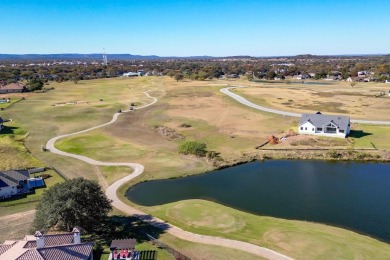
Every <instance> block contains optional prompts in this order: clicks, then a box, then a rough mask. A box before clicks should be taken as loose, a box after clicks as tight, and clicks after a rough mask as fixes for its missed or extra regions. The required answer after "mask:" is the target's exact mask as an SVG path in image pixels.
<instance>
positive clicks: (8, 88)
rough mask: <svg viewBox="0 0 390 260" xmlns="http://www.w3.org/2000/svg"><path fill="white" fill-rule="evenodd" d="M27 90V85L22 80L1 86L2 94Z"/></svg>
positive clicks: (0, 91) (0, 92)
mask: <svg viewBox="0 0 390 260" xmlns="http://www.w3.org/2000/svg"><path fill="white" fill-rule="evenodd" d="M25 90H26V85H25V84H23V83H20V82H17V83H11V84H8V85H5V86H0V94H7V93H21V92H23V91H25Z"/></svg>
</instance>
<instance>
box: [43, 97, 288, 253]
mask: <svg viewBox="0 0 390 260" xmlns="http://www.w3.org/2000/svg"><path fill="white" fill-rule="evenodd" d="M144 93H145V95H147V96H148V97H150V98H151V99H153V102H152V103H150V104H147V105H145V106H142V107H139V108H137V109H141V108H145V107H147V106H150V105H152V104H154V103H156V102H157V99H156V98H154V97H152V96H150V95H149V94H148V93H147V92H144ZM130 111H131V110H126V111H123V112H122V113H127V112H130ZM120 114H121V113H116V114H114V116H113V118H112V120H111V121H110V122H108V123H105V124H102V125H99V126H95V127H91V128H89V129H86V130H83V131H79V132H76V133H71V134H65V135H60V136H57V137H54V138H52V139H50V140H49V141H48V142H47V144H46V148H47V149H49V150H50V151H51V152H52V153H55V154H58V155H62V156H67V157H72V158H75V159H78V160H81V161H84V162H86V163H89V164H92V165H94V166H99V165H104V166H128V167H130V168H132V169H133V170H134V171H133V173H131V174H129V175H128V176H126V177H124V178H122V179H119V180H117V181H116V182H114V183H113V184H111V185H110V186H109V187H108V188H107V189H106V195H107V197H108V198H109V199H110V200H112V205H113V206H114V207H115V208H117V209H119V210H120V211H122V212H125V213H127V214H129V215H135V216H136V217H137V218H139V219H141V220H143V221H145V222H147V223H149V224H151V225H153V226H155V227H157V228H159V229H162V230H164V231H165V232H167V233H169V234H171V235H174V236H176V237H178V238H180V239H183V240H187V241H191V242H195V243H202V244H209V245H215V246H223V247H229V248H237V249H240V250H243V251H246V252H249V253H252V254H254V255H258V256H261V257H264V258H267V259H282V260H291V259H292V258H290V257H288V256H285V255H282V254H280V253H278V252H275V251H273V250H270V249H268V248H264V247H260V246H256V245H253V244H250V243H246V242H242V241H237V240H231V239H226V238H221V237H212V236H204V235H199V234H195V233H191V232H188V231H185V230H183V229H181V228H178V227H176V226H173V225H171V224H168V223H166V222H165V221H163V220H161V219H158V218H155V217H153V216H151V215H148V214H146V213H144V212H142V211H139V210H138V209H136V208H133V207H131V206H129V205H127V204H125V203H123V202H122V201H121V200H120V199H119V198H118V196H117V195H116V193H117V190H118V189H119V187H121V186H122V185H123V184H125V183H127V182H129V181H130V180H132V179H134V178H135V177H137V176H139V175H140V174H141V173H142V172H143V171H144V166H143V165H141V164H138V163H110V162H102V161H97V160H94V159H91V158H88V157H86V156H82V155H77V154H71V153H67V152H63V151H60V150H58V149H57V148H55V147H54V144H55V142H56V141H57V140H59V139H61V138H64V137H68V136H73V135H77V134H81V133H85V132H88V131H91V130H94V129H97V128H101V127H104V126H107V125H110V124H112V123H114V122H115V121H116V120H117V119H118V117H119V115H120Z"/></svg>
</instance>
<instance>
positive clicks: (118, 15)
mask: <svg viewBox="0 0 390 260" xmlns="http://www.w3.org/2000/svg"><path fill="white" fill-rule="evenodd" d="M0 14H1V15H0V37H1V41H0V53H16V54H22V53H42V54H44V53H100V52H102V49H103V48H105V49H106V52H107V53H130V54H140V55H151V54H155V55H160V56H191V55H192V56H194V55H213V56H231V55H252V56H275V55H297V54H317V55H318V54H328V55H329V54H378V53H390V33H389V27H390V1H388V0H370V1H368V0H365V1H362V0H355V1H353V0H344V1H343V0H338V1H334V0H317V1H313V0H295V1H294V0H279V1H274V0H268V1H262V0H258V1H256V0H251V1H249V0H248V1H245V0H242V1H231V0H224V1H222V0H209V1H168V0H165V1H164V0H160V1H150V0H138V1H133V0H127V1H123V0H105V1H100V0H94V1H89V0H84V1H83V0H78V1H75V0H67V1H65V0H42V1H36V0H30V1H27V0H17V1H16V0H0Z"/></svg>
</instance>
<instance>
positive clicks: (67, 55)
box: [0, 53, 214, 60]
mask: <svg viewBox="0 0 390 260" xmlns="http://www.w3.org/2000/svg"><path fill="white" fill-rule="evenodd" d="M107 57H108V59H109V60H110V59H111V60H159V59H212V58H214V57H211V56H190V57H160V56H156V55H146V56H143V55H132V54H107ZM101 59H102V54H101V53H92V54H78V53H63V54H0V60H101Z"/></svg>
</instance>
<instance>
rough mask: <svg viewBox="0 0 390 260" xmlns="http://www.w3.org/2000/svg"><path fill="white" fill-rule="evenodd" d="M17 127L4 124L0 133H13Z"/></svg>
mask: <svg viewBox="0 0 390 260" xmlns="http://www.w3.org/2000/svg"><path fill="white" fill-rule="evenodd" d="M17 129H19V127H14V126H4V128H3V129H2V130H1V131H0V135H13V134H15V130H17Z"/></svg>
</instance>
